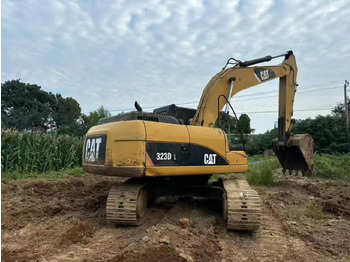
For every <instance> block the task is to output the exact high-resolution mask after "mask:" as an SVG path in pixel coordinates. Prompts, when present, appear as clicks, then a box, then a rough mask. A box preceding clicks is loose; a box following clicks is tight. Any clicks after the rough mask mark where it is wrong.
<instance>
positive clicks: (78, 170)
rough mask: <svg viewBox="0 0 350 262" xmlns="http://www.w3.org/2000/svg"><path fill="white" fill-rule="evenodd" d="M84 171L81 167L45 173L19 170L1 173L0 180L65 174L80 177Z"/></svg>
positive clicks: (57, 176)
mask: <svg viewBox="0 0 350 262" xmlns="http://www.w3.org/2000/svg"><path fill="white" fill-rule="evenodd" d="M84 175H85V173H84V171H83V169H82V168H81V167H74V168H69V169H65V170H61V171H49V172H46V173H29V172H27V173H20V172H3V173H2V174H1V182H6V181H9V180H20V179H28V178H43V179H61V178H64V177H67V176H73V177H81V176H84Z"/></svg>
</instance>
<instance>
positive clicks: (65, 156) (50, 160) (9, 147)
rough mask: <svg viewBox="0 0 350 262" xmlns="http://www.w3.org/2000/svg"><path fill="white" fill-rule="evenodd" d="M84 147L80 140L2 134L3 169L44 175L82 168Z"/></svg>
mask: <svg viewBox="0 0 350 262" xmlns="http://www.w3.org/2000/svg"><path fill="white" fill-rule="evenodd" d="M82 148H83V139H82V138H80V137H71V136H68V135H56V134H40V133H34V132H33V133H23V132H16V131H11V130H6V131H2V132H1V170H2V171H3V172H21V173H23V172H28V173H42V172H48V171H59V170H62V169H65V168H70V167H75V166H80V165H81V154H82Z"/></svg>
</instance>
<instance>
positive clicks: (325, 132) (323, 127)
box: [292, 115, 350, 154]
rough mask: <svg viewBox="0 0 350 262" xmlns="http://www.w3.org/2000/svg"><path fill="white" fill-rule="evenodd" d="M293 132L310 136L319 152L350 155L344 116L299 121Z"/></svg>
mask: <svg viewBox="0 0 350 262" xmlns="http://www.w3.org/2000/svg"><path fill="white" fill-rule="evenodd" d="M292 131H293V133H295V134H304V133H307V134H310V135H311V136H312V138H313V139H314V147H315V151H317V152H320V153H328V154H337V153H350V145H349V144H348V143H347V137H346V123H345V117H344V116H341V115H327V116H317V117H316V118H315V119H310V118H308V119H305V120H298V121H297V122H296V124H295V125H294V127H293V129H292Z"/></svg>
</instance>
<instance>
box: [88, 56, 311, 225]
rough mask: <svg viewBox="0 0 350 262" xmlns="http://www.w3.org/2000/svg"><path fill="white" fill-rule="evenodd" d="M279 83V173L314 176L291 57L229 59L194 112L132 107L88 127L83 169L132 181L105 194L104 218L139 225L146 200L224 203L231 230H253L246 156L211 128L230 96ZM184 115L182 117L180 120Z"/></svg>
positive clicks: (257, 210) (256, 205) (256, 214)
mask: <svg viewBox="0 0 350 262" xmlns="http://www.w3.org/2000/svg"><path fill="white" fill-rule="evenodd" d="M278 57H284V60H283V62H282V63H281V64H278V65H273V66H263V65H260V66H256V64H259V63H262V62H268V61H270V60H272V59H275V58H278ZM276 78H279V110H278V138H277V139H276V140H275V141H273V149H274V152H275V154H276V156H277V158H278V160H279V162H280V163H281V165H282V168H283V170H297V171H302V172H311V171H312V169H313V140H312V138H311V136H310V135H308V134H292V133H291V128H292V125H293V120H292V115H293V102H294V96H295V92H296V88H297V84H296V78H297V65H296V60H295V56H294V54H293V52H292V51H288V52H286V53H284V54H282V55H278V56H275V57H272V56H265V57H262V58H258V59H254V60H248V61H244V62H242V61H239V60H236V59H234V58H230V59H229V60H228V61H227V63H226V65H225V67H224V68H223V69H222V70H221V71H220V72H219V73H218V74H216V75H215V76H214V77H213V78H212V79H211V80H210V81H209V83H208V84H207V86H206V87H205V89H204V90H203V94H202V97H201V99H200V102H199V105H198V108H197V110H196V111H191V110H188V109H183V108H179V107H176V106H175V105H172V106H169V107H163V108H161V109H158V110H155V111H154V112H153V113H146V112H143V111H142V108H141V106H140V105H138V104H137V103H136V104H135V107H136V109H137V111H134V112H129V113H125V114H120V115H117V116H112V117H109V118H105V119H102V120H101V121H100V122H99V124H98V125H97V126H94V127H92V128H90V130H89V131H88V132H87V134H86V136H85V140H84V149H83V170H84V171H85V172H87V173H92V174H97V175H107V176H116V177H126V178H129V179H127V180H126V181H125V182H124V183H122V184H119V185H118V186H116V187H114V188H112V189H111V190H110V192H109V195H108V198H107V204H106V216H107V220H108V221H109V222H111V223H115V224H117V225H139V224H140V223H142V221H143V220H144V219H145V218H146V217H147V215H146V213H147V212H146V211H147V205H148V203H149V201H150V200H152V199H155V198H157V197H160V196H192V197H202V198H208V199H215V200H219V201H221V203H222V210H223V217H224V219H225V221H226V225H227V229H228V230H244V231H255V230H257V229H258V228H259V224H260V216H261V203H260V198H259V196H258V194H257V192H256V191H255V190H253V189H252V188H251V187H250V186H249V184H248V183H247V181H246V180H243V179H235V176H234V174H235V173H245V172H247V170H248V160H247V155H246V153H245V151H244V150H230V148H229V142H228V138H227V135H226V134H225V132H224V131H223V130H222V129H220V128H215V122H216V120H217V119H218V116H219V113H220V112H221V110H223V108H224V107H225V106H226V109H225V110H226V111H227V110H228V107H231V109H232V110H233V108H232V105H231V103H230V99H231V98H232V97H233V96H235V95H236V94H238V93H239V92H241V91H243V90H245V89H248V88H250V87H253V86H256V85H259V84H262V83H265V82H268V81H271V80H273V79H276ZM171 112H173V113H171ZM181 112H184V113H185V114H181ZM191 112H193V114H192V115H191ZM181 115H185V117H181V121H180V120H179V119H180V116H181ZM190 118H191V119H190ZM213 174H220V179H217V180H212V179H209V178H210V177H211V176H212V175H213ZM232 177H233V179H232Z"/></svg>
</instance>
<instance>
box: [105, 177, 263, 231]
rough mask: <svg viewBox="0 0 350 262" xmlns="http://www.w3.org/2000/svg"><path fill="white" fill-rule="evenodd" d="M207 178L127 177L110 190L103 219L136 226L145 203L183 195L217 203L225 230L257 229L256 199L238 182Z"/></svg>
mask: <svg viewBox="0 0 350 262" xmlns="http://www.w3.org/2000/svg"><path fill="white" fill-rule="evenodd" d="M208 179H209V177H208V176H199V177H193V179H192V180H191V181H189V178H188V177H187V178H186V179H184V178H181V177H172V178H131V179H129V180H127V181H126V182H125V183H123V184H120V185H118V186H117V187H114V188H112V189H111V190H110V192H109V195H108V199H107V206H106V214H107V220H108V221H109V222H111V223H113V224H117V225H140V224H141V223H142V222H143V220H144V219H146V217H147V213H146V210H147V204H148V203H149V202H150V200H152V199H156V198H158V197H163V196H177V197H181V196H185V197H188V196H190V197H195V198H205V199H213V200H218V201H221V203H222V210H223V218H224V219H225V221H226V225H227V229H228V230H240V231H255V230H257V229H258V228H259V224H260V216H261V205H260V198H259V196H258V194H257V192H256V191H255V190H253V189H252V188H251V187H250V186H249V185H248V183H247V181H245V180H242V179H219V180H218V181H214V182H208Z"/></svg>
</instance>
